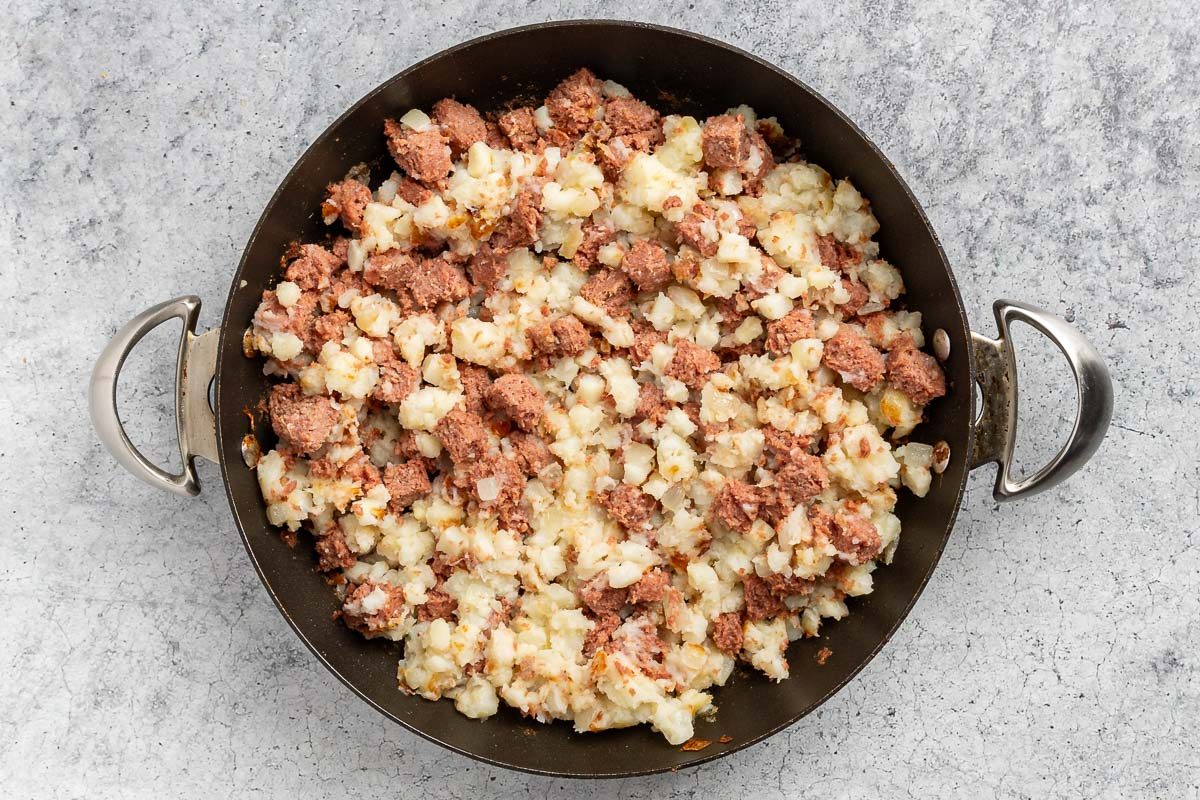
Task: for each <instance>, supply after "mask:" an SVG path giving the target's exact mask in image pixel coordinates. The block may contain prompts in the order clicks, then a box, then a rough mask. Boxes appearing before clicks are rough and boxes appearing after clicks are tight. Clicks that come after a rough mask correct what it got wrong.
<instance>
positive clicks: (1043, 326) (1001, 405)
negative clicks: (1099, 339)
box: [971, 300, 1113, 501]
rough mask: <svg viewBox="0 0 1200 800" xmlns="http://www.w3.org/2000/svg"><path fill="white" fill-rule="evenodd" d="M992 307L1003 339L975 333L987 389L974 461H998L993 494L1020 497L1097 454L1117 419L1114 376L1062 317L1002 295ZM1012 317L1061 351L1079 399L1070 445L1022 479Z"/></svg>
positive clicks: (979, 372)
mask: <svg viewBox="0 0 1200 800" xmlns="http://www.w3.org/2000/svg"><path fill="white" fill-rule="evenodd" d="M993 310H994V312H995V314H996V325H997V327H998V328H999V329H1000V338H999V339H989V338H988V337H986V336H981V335H980V334H978V333H975V332H972V333H971V338H972V340H973V344H974V352H973V357H974V363H975V380H976V382H977V383H978V384H979V388H980V390H981V391H982V392H983V406H982V413H981V414H980V415H979V418H978V419H977V420H976V421H975V451H974V453H973V457H972V460H971V466H972V468H974V467H977V466H979V465H981V464H990V463H992V462H995V463H997V464H998V465H999V469H998V470H997V473H996V485H995V487H994V488H993V489H992V496H993V497H995V498H996V499H997V500H1001V501H1003V500H1015V499H1017V498H1018V497H1028V496H1030V495H1033V494H1037V493H1038V492H1042V491H1045V490H1046V489H1049V488H1050V487H1052V486H1056V485H1058V484H1059V483H1062V482H1063V481H1064V480H1066V479H1067V478H1068V477H1070V476H1071V475H1072V474H1074V473H1075V472H1076V471H1077V470H1078V469H1079V468H1080V467H1082V466H1083V465H1084V464H1085V463H1086V462H1087V460H1088V459H1089V458H1091V457H1092V454H1094V453H1095V452H1096V450H1097V449H1098V448H1099V447H1100V443H1101V442H1103V441H1104V434H1105V433H1106V432H1107V431H1108V423H1109V421H1110V420H1111V419H1112V410H1113V388H1112V379H1111V378H1110V377H1109V374H1108V368H1107V367H1106V366H1105V365H1104V360H1103V359H1102V358H1101V357H1100V353H1099V352H1098V351H1097V350H1096V348H1095V347H1093V346H1092V344H1091V342H1089V341H1088V340H1087V339H1085V338H1084V337H1083V335H1082V334H1081V333H1080V332H1079V331H1078V330H1076V329H1075V328H1074V327H1072V326H1071V325H1070V324H1068V323H1067V321H1066V320H1064V319H1062V318H1061V317H1059V316H1057V315H1055V314H1051V313H1050V312H1049V311H1045V310H1043V309H1040V308H1035V307H1033V306H1030V305H1026V304H1025V303H1018V302H1016V301H1014V300H997V301H996V302H995V304H994V305H993ZM1013 320H1018V321H1020V322H1025V323H1027V324H1029V325H1030V326H1032V327H1033V328H1035V329H1037V330H1038V331H1041V333H1043V334H1044V335H1045V336H1046V337H1047V338H1049V339H1050V341H1051V342H1053V343H1054V344H1055V346H1056V347H1058V349H1059V350H1060V351H1062V354H1063V355H1064V356H1066V358H1067V363H1068V364H1069V365H1070V367H1071V372H1072V374H1073V375H1074V376H1075V391H1076V395H1077V398H1078V399H1077V404H1076V409H1075V423H1074V425H1073V426H1072V428H1071V433H1070V435H1069V436H1068V437H1067V441H1066V444H1064V445H1063V447H1062V449H1061V450H1059V451H1058V454H1057V455H1055V456H1054V458H1052V459H1051V460H1050V462H1049V463H1048V464H1046V465H1045V466H1044V467H1042V468H1041V469H1039V470H1038V471H1037V472H1035V473H1033V474H1032V475H1030V476H1029V477H1027V478H1024V479H1022V480H1019V481H1014V480H1013V479H1012V478H1011V477H1010V471H1011V469H1012V460H1013V449H1014V447H1015V445H1016V439H1017V358H1016V354H1015V352H1014V350H1013V347H1012V340H1011V337H1010V335H1009V323H1010V322H1012V321H1013Z"/></svg>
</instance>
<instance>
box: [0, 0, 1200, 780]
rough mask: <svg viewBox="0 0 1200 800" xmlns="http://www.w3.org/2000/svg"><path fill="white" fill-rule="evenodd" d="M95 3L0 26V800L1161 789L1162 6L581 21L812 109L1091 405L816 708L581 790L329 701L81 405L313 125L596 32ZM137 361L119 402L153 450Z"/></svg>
mask: <svg viewBox="0 0 1200 800" xmlns="http://www.w3.org/2000/svg"><path fill="white" fill-rule="evenodd" d="M123 6H124V4H103V5H100V4H98V5H97V6H96V7H95V8H92V9H88V8H85V7H82V6H79V5H75V4H72V5H65V4H61V3H56V2H51V1H50V0H26V2H21V3H17V4H15V5H13V6H10V7H9V8H8V9H7V10H6V11H5V12H4V17H3V19H2V20H0V31H2V32H3V34H4V35H3V37H2V38H3V41H4V42H5V46H4V47H3V48H0V89H2V90H0V141H2V143H3V144H2V154H0V187H2V188H0V196H2V197H3V200H4V203H3V209H4V213H3V214H0V246H2V250H0V252H2V254H3V255H2V256H0V276H2V278H3V280H2V282H0V302H2V303H3V314H2V315H0V352H2V353H3V357H2V358H0V511H2V512H3V515H4V517H3V523H4V532H3V537H2V541H3V542H4V544H3V547H2V553H3V555H2V556H0V785H3V786H4V787H5V794H6V796H11V797H38V798H50V797H54V798H57V797H91V798H101V797H186V798H192V797H196V798H208V797H220V796H227V795H229V796H233V795H236V796H254V797H293V796H301V797H311V798H324V797H330V798H337V797H392V796H399V797H417V796H427V797H430V798H440V797H453V798H458V797H462V798H466V797H481V796H484V794H485V793H487V794H488V795H493V794H494V795H495V796H553V797H581V798H582V797H591V796H593V795H602V796H609V795H612V796H621V797H628V798H675V797H680V798H681V797H690V796H693V795H697V794H700V793H703V794H705V795H706V796H715V797H718V798H730V800H732V798H737V797H743V796H745V797H749V796H753V797H762V798H772V797H783V796H788V797H799V796H806V797H843V796H845V797H873V796H908V795H912V796H921V797H962V796H972V797H1063V798H1075V797H1094V796H1112V797H1134V796H1137V797H1193V798H1194V797H1197V796H1198V793H1200V750H1197V748H1196V741H1197V740H1198V739H1200V599H1198V591H1197V590H1198V589H1200V531H1198V529H1200V469H1198V467H1197V463H1198V461H1197V457H1196V453H1197V450H1198V449H1200V435H1198V434H1197V432H1196V420H1195V419H1193V417H1196V416H1197V411H1198V404H1197V397H1196V393H1197V372H1198V370H1197V367H1198V361H1200V356H1198V354H1200V347H1197V344H1196V336H1195V329H1196V319H1197V312H1198V311H1200V292H1198V290H1197V278H1196V256H1195V252H1196V247H1197V241H1198V240H1200V227H1198V225H1197V222H1196V213H1197V207H1198V201H1197V198H1198V197H1200V134H1198V132H1197V131H1198V126H1197V114H1198V110H1197V109H1198V108H1200V88H1198V87H1200V83H1198V82H1197V75H1198V74H1200V24H1198V23H1197V21H1196V10H1195V7H1194V4H1192V3H1188V2H1182V1H1180V2H1156V0H1134V2H1130V3H1127V4H1125V7H1123V8H1118V7H1116V6H1115V5H1111V4H1108V3H1078V2H1065V1H1064V0H1054V1H1053V2H1019V3H1012V2H985V3H970V2H952V1H951V0H936V2H928V3H915V2H895V3H885V4H880V5H876V4H874V3H861V2H856V1H854V0H851V1H849V2H841V3H829V4H822V5H821V6H820V7H817V6H813V7H807V6H800V5H795V6H791V5H786V4H781V3H775V2H767V1H765V0H737V1H736V2H733V3H728V4H721V3H714V2H702V1H701V0H697V2H690V3H689V2H676V1H674V0H668V1H667V2H659V3H656V4H644V3H639V4H633V3H628V4H615V3H614V4H606V5H605V8H606V9H608V10H607V11H606V12H604V13H611V14H613V15H616V16H628V17H636V18H642V19H647V20H650V21H656V22H663V23H667V24H684V25H686V26H688V27H690V28H693V29H695V30H698V31H701V32H704V33H707V34H710V35H713V36H716V37H719V38H721V39H724V40H726V41H729V42H732V43H734V44H736V45H739V46H741V47H743V48H746V49H748V50H751V51H753V52H755V53H757V54H758V55H760V56H763V57H765V58H767V59H770V60H772V61H774V62H776V63H777V64H780V65H781V66H782V67H784V68H785V69H787V70H789V71H791V72H792V73H794V74H796V75H798V76H800V77H801V78H802V79H804V80H805V81H807V82H808V83H810V84H811V85H813V86H814V87H816V88H817V89H818V90H819V91H821V92H822V93H824V94H825V96H826V97H828V98H829V99H830V100H831V101H833V102H834V103H835V104H836V105H837V106H839V107H840V108H841V109H842V110H843V111H845V112H846V113H847V114H848V115H849V116H850V117H851V118H852V119H854V120H855V121H856V122H857V123H858V124H859V125H860V126H862V127H863V128H864V129H865V130H866V131H867V132H868V134H869V135H870V136H872V137H873V138H874V140H875V141H876V142H878V143H879V145H880V146H881V147H882V149H883V150H884V151H885V152H886V153H887V154H888V155H889V157H891V158H892V159H893V160H894V161H895V163H896V165H897V167H898V169H899V170H900V172H901V174H903V175H904V177H905V178H906V179H907V180H908V182H909V183H910V185H911V186H912V188H913V191H914V192H915V193H916V195H917V197H918V198H920V199H921V201H922V202H923V203H924V205H925V208H926V210H927V211H928V213H929V216H930V218H931V220H932V222H933V225H934V227H935V228H936V230H937V231H938V233H939V235H940V236H941V239H942V242H943V244H944V245H945V248H946V251H947V254H948V256H949V257H950V260H951V262H952V263H953V265H954V267H955V270H956V274H957V277H958V279H959V282H960V284H961V286H962V287H963V293H964V298H965V301H966V304H967V309H968V311H969V313H970V317H971V319H972V320H973V323H974V325H975V326H976V328H977V329H979V330H981V331H983V332H987V333H991V332H992V321H991V313H990V304H991V301H992V300H993V299H994V298H997V297H1013V298H1018V299H1026V300H1029V301H1032V302H1036V303H1039V304H1042V305H1045V306H1047V307H1048V308H1050V309H1051V310H1054V311H1056V312H1058V313H1060V314H1063V315H1065V316H1067V317H1068V318H1071V319H1073V320H1074V321H1075V324H1076V325H1078V326H1079V327H1080V328H1081V329H1082V330H1083V331H1084V332H1085V333H1086V334H1087V335H1088V336H1089V337H1090V338H1091V339H1092V340H1093V341H1094V342H1095V343H1096V344H1097V345H1098V346H1099V347H1100V349H1101V350H1102V351H1103V353H1104V354H1105V357H1106V358H1107V359H1108V361H1109V364H1110V365H1111V368H1112V372H1113V378H1114V380H1115V382H1116V391H1117V404H1116V411H1115V416H1114V420H1113V427H1112V430H1111V433H1110V435H1109V439H1108V441H1107V443H1106V445H1105V446H1104V448H1103V449H1102V450H1101V452H1100V453H1099V454H1098V456H1097V457H1096V459H1095V461H1094V462H1093V463H1092V464H1090V465H1089V466H1088V467H1087V468H1086V469H1085V470H1084V472H1083V473H1081V474H1080V475H1079V476H1078V477H1076V478H1075V479H1074V480H1072V481H1070V482H1069V483H1067V484H1066V485H1064V486H1062V487H1060V488H1059V489H1057V490H1054V491H1051V492H1049V493H1047V494H1045V495H1041V496H1038V497H1036V498H1033V499H1031V500H1027V501H1024V502H1019V503H1013V504H1008V505H1004V506H998V505H997V504H995V503H994V502H993V501H992V499H991V495H990V482H991V478H992V475H991V473H990V470H982V471H981V473H983V474H976V475H974V476H973V477H972V479H971V482H970V486H969V492H968V495H967V497H966V500H965V502H964V505H963V508H962V512H961V514H960V515H959V522H958V527H957V530H956V532H955V535H954V536H953V537H952V539H951V542H950V545H949V548H948V549H947V551H946V554H945V556H944V558H943V560H942V564H941V566H940V568H939V569H938V570H937V572H936V574H935V575H934V577H933V579H932V581H931V583H930V585H929V587H928V589H927V590H926V592H925V594H924V595H923V596H922V598H921V600H920V602H919V603H918V604H917V606H916V608H915V609H914V611H913V613H912V615H911V617H910V618H909V619H908V621H907V622H906V624H905V625H904V626H903V627H902V629H901V631H900V633H899V634H898V635H897V636H896V638H895V639H894V640H893V641H892V642H891V644H890V645H888V647H887V648H885V649H884V651H883V653H882V654H881V655H880V656H879V657H878V658H877V659H875V661H874V662H872V663H871V664H870V665H869V666H868V667H867V669H866V670H864V671H863V673H862V674H861V675H860V676H859V677H858V678H857V679H855V680H854V681H853V682H852V683H851V684H850V686H848V687H847V688H846V689H845V690H843V691H842V692H841V693H840V694H838V695H837V696H836V697H834V698H833V699H832V700H831V701H830V702H828V703H826V704H825V705H824V706H823V707H822V708H821V709H820V710H819V711H817V712H816V713H814V714H812V715H811V716H809V717H808V718H806V719H805V720H803V721H802V722H801V723H799V724H797V725H796V726H794V727H793V728H791V729H790V730H788V731H786V732H785V733H782V734H780V735H778V736H776V737H774V738H773V739H771V740H769V741H767V742H765V743H763V744H760V745H758V746H755V747H753V748H751V749H749V750H747V751H745V752H742V753H740V754H737V755H735V756H733V757H730V758H726V759H723V760H721V761H718V762H717V763H714V764H710V765H708V766H705V767H701V768H698V769H694V770H686V771H683V772H680V773H678V774H669V775H664V776H659V777H655V778H649V779H638V780H626V781H622V782H619V783H615V782H609V783H604V784H577V783H570V782H563V781H554V780H548V779H542V778H535V777H529V776H524V775H519V774H514V773H508V772H504V771H502V770H498V769H493V768H489V767H484V766H480V765H477V764H475V763H473V762H470V761H467V760H465V759H463V758H460V757H458V756H454V755H451V754H448V753H447V752H444V751H442V750H440V749H439V748H437V747H435V746H434V745H431V744H428V743H426V742H424V741H422V740H420V739H418V738H417V737H416V736H413V735H411V734H409V733H407V732H405V731H404V730H402V729H401V728H399V727H397V726H395V725H393V724H391V723H390V722H388V721H386V720H385V719H384V718H382V717H381V716H379V715H378V714H376V713H375V712H373V711H371V710H370V709H368V708H367V707H366V706H365V705H363V704H362V703H360V702H358V701H357V700H356V699H355V698H354V697H353V696H352V695H351V694H350V692H349V691H348V690H346V689H345V688H344V687H343V686H342V685H341V684H339V683H338V682H337V681H336V680H335V679H334V678H333V677H332V676H330V675H329V674H327V673H326V672H325V671H324V670H323V669H322V668H321V667H320V666H318V665H317V664H316V663H315V662H314V660H313V659H312V658H311V657H310V656H309V654H308V652H307V651H306V650H305V649H304V648H303V647H302V645H301V644H300V642H299V640H297V638H296V637H295V636H294V635H293V634H292V632H291V631H290V630H289V629H288V627H287V625H286V624H285V623H284V621H283V619H282V618H281V617H280V616H279V614H278V613H277V612H276V610H275V608H274V607H273V605H272V604H271V602H270V600H269V599H268V598H267V596H266V593H265V592H264V591H263V590H262V588H261V586H260V584H259V582H258V579H257V578H256V577H255V575H254V573H253V570H252V569H251V568H250V565H249V563H248V561H247V559H246V557H245V554H244V552H243V549H242V545H241V543H240V541H239V540H238V538H237V535H236V532H235V529H234V526H233V522H232V520H231V517H230V513H229V510H228V507H227V505H226V501H225V497H224V494H223V493H222V492H221V491H220V479H219V476H218V474H217V471H216V470H215V468H213V467H212V465H209V464H207V463H205V464H203V465H202V466H201V477H202V479H203V480H205V481H206V482H207V483H206V491H205V492H204V493H203V494H202V495H201V496H200V497H199V498H196V499H193V500H187V501H185V500H182V499H178V498H175V497H171V496H168V495H166V494H163V493H160V492H157V491H154V490H152V489H150V488H149V487H146V486H143V485H141V484H140V483H138V482H136V481H135V480H134V479H133V478H131V477H130V476H128V475H126V474H125V473H123V472H122V471H121V470H120V469H119V468H118V467H117V466H116V464H115V463H114V462H113V461H112V459H111V458H110V457H109V456H108V455H107V453H106V452H104V450H103V449H102V448H101V447H100V445H99V444H98V443H97V441H96V439H95V437H94V435H93V433H92V430H91V427H90V425H89V423H88V419H87V412H86V401H85V395H84V387H85V384H86V380H87V376H88V372H89V369H90V366H91V362H92V361H93V359H94V358H95V356H96V355H97V353H98V352H99V350H100V348H101V347H102V345H103V343H104V342H105V340H106V339H107V338H108V337H109V336H111V335H112V334H113V332H114V331H115V330H116V328H117V327H118V325H119V324H121V323H123V322H124V321H125V320H127V319H128V318H129V317H131V316H133V315H134V314H135V313H137V312H138V311H141V310H142V309H143V308H145V307H147V306H149V305H151V304H153V303H155V302H157V301H159V300H162V299H165V298H168V297H172V296H175V295H179V294H184V293H196V294H198V295H200V296H201V297H202V298H203V300H204V303H205V309H204V311H203V313H202V315H201V319H202V324H203V325H212V324H213V323H214V322H215V320H216V319H217V315H218V312H219V311H220V309H221V306H222V303H223V301H224V297H225V294H226V291H227V287H228V280H229V276H230V274H231V270H232V269H233V266H234V264H235V263H236V261H237V259H238V257H239V254H240V252H241V249H242V247H243V244H244V243H245V241H246V238H247V236H248V234H249V232H250V229H251V227H252V225H253V224H254V222H255V220H256V219H257V217H258V214H259V213H260V211H261V209H262V207H263V205H264V204H265V202H266V200H267V198H268V197H269V196H270V194H271V193H272V192H273V191H274V189H275V186H276V185H277V183H278V181H279V180H280V179H281V178H282V176H283V175H284V173H285V172H286V170H287V169H288V167H289V166H290V165H291V163H292V162H293V161H294V159H295V158H296V157H297V156H298V155H299V154H300V152H301V151H302V150H303V148H304V147H305V146H306V145H307V144H308V143H309V142H310V141H312V139H313V138H314V137H315V136H316V135H317V134H318V133H319V132H320V131H321V130H322V129H323V128H324V127H325V126H326V125H327V124H328V122H330V121H331V120H332V119H333V118H334V117H335V116H336V115H337V114H339V113H340V112H341V110H342V109H344V108H345V107H347V106H348V105H350V104H351V103H352V102H353V101H354V100H356V99H357V98H358V97H360V96H361V95H363V94H364V93H366V92H367V91H368V90H369V89H371V88H372V87H374V86H375V85H376V84H378V83H379V82H380V81H382V80H384V79H385V78H387V77H389V76H390V75H392V74H393V73H395V72H397V71H398V70H399V69H401V68H402V67H404V66H406V65H408V64H410V63H412V62H414V61H416V60H417V59H419V58H422V57H424V56H426V55H429V54H431V53H434V52H436V51H437V50H439V49H441V48H442V47H445V46H447V45H450V44H452V43H455V42H457V41H460V40H462V39H465V38H468V37H471V36H475V35H477V34H481V33H485V32H488V31H492V30H496V29H500V28H504V27H508V26H510V25H515V24H519V23H525V22H531V21H537V20H542V19H551V18H569V17H583V16H594V15H595V14H596V13H598V12H597V11H596V10H595V9H596V7H597V6H598V4H594V3H582V2H579V3H577V2H566V1H565V0H564V1H561V2H553V3H539V4H535V3H487V4H483V3H467V2H461V1H458V0H454V1H452V2H446V3H442V2H437V3H434V2H418V3H410V4H402V3H395V2H392V3H377V2H373V1H372V0H363V1H362V2H359V3H356V4H353V5H347V6H346V7H345V8H341V9H338V8H334V7H333V6H332V5H326V4H317V3H310V4H297V3H276V2H265V3H247V4H244V5H241V6H234V5H232V4H224V3H202V4H201V3H197V4H194V8H193V9H192V10H186V9H184V8H177V7H176V4H167V3H163V4H159V3H149V2H147V3H143V4H141V5H140V7H123ZM618 6H625V7H626V8H627V9H628V10H627V11H625V12H623V13H620V12H619V9H618ZM651 6H653V10H652V11H648V9H650V8H651ZM174 336H175V333H174V331H170V332H167V331H161V332H160V333H158V334H156V335H155V336H154V337H152V338H151V340H150V345H149V346H147V347H144V348H143V349H142V350H141V351H139V353H138V354H137V355H136V356H135V357H134V358H133V359H132V361H131V362H130V364H129V367H128V370H127V378H126V379H125V381H124V390H123V394H122V398H123V399H122V407H123V409H124V410H125V413H126V416H127V418H129V419H130V421H131V427H132V429H133V434H134V438H135V439H136V440H138V441H141V442H147V443H149V444H147V446H146V449H147V450H148V451H149V452H150V453H151V454H153V455H155V456H156V457H158V458H160V459H165V458H167V457H168V456H169V455H170V453H171V450H172V448H171V446H170V443H171V438H172V432H173V428H172V422H171V413H172V409H171V401H172V397H171V394H170V390H169V387H168V383H169V376H168V371H169V369H170V365H171V361H172V358H173V355H172V353H171V350H172V346H173V345H172V344H171V343H172V342H173V341H174ZM1018 341H1019V342H1020V344H1021V347H1022V349H1023V353H1022V356H1023V358H1022V363H1021V367H1022V381H1023V386H1022V389H1023V392H1024V399H1025V405H1024V407H1023V411H1022V419H1021V441H1022V447H1023V455H1024V461H1025V463H1026V464H1035V463H1036V462H1037V461H1038V459H1040V458H1044V457H1045V456H1046V455H1048V454H1049V453H1051V452H1052V451H1053V448H1054V446H1055V442H1057V441H1060V440H1061V437H1062V436H1063V435H1064V434H1065V431H1066V427H1067V419H1066V418H1067V417H1068V416H1069V408H1070V406H1071V404H1072V403H1073V400H1072V393H1071V391H1069V390H1068V387H1067V385H1066V380H1067V372H1066V369H1065V367H1064V366H1063V365H1062V364H1061V363H1060V361H1059V360H1058V359H1057V358H1056V357H1055V356H1054V354H1053V352H1052V348H1050V347H1049V346H1048V345H1046V344H1045V343H1044V342H1041V341H1039V340H1038V339H1037V337H1036V336H1034V335H1032V334H1030V335H1023V334H1022V335H1019V336H1018ZM883 579H885V580H886V575H885V576H884V577H883Z"/></svg>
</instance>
